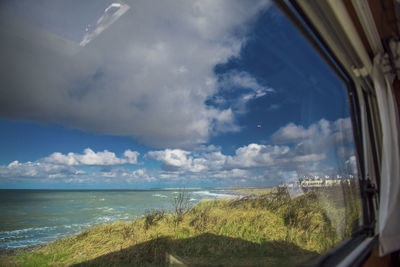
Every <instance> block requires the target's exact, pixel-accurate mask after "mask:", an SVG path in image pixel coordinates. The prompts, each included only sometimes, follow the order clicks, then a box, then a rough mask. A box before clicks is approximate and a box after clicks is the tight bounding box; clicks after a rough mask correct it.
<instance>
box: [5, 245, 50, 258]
mask: <svg viewBox="0 0 400 267" xmlns="http://www.w3.org/2000/svg"><path fill="white" fill-rule="evenodd" d="M48 244H49V243H40V244H35V245H29V246H22V247H17V248H6V249H0V256H16V255H19V254H24V253H28V252H34V251H36V250H39V249H41V248H43V247H45V246H47V245H48Z"/></svg>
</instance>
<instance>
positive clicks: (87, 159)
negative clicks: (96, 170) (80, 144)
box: [43, 148, 139, 166]
mask: <svg viewBox="0 0 400 267" xmlns="http://www.w3.org/2000/svg"><path fill="white" fill-rule="evenodd" d="M138 156H139V153H138V152H136V151H131V150H129V149H128V150H126V151H125V152H124V157H123V158H118V157H117V156H116V155H115V153H114V152H109V151H107V150H104V151H103V152H94V151H93V150H91V149H90V148H86V149H85V150H84V151H83V154H76V153H72V152H70V153H68V154H66V155H64V154H61V153H59V152H55V153H53V154H51V155H50V156H48V157H46V158H44V159H43V161H44V162H47V163H51V164H56V165H68V166H78V165H116V164H137V157H138Z"/></svg>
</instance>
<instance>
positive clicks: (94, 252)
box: [0, 190, 354, 266]
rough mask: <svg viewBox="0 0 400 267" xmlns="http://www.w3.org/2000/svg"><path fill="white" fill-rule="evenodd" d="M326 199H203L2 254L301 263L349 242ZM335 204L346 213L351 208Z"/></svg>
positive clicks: (51, 262) (38, 260)
mask: <svg viewBox="0 0 400 267" xmlns="http://www.w3.org/2000/svg"><path fill="white" fill-rule="evenodd" d="M281 191H282V190H281ZM330 193H331V194H335V193H334V192H330ZM326 194H329V192H328V193H326V192H309V193H307V194H305V195H302V196H300V197H297V198H295V199H291V198H290V197H289V196H288V194H287V193H286V192H283V191H282V192H278V191H274V192H273V193H269V194H264V195H260V196H257V197H247V198H242V199H237V200H214V201H204V202H200V203H198V204H197V205H196V206H194V207H193V208H191V209H188V210H185V211H184V212H181V213H180V214H165V213H164V212H160V211H149V212H147V213H146V215H145V216H144V217H143V218H141V219H138V220H135V221H132V222H115V223H112V224H106V225H101V226H97V227H93V228H91V229H88V230H86V231H83V232H81V233H79V234H77V235H75V236H72V237H68V238H63V239H60V240H57V241H56V242H54V243H51V244H48V245H47V246H45V247H43V248H41V249H39V250H37V251H34V252H30V253H25V254H22V255H17V256H2V257H0V265H2V266H69V265H75V264H77V265H78V266H132V265H134V266H136V265H138V266H151V265H161V266H162V265H168V264H169V263H171V262H173V261H174V259H178V260H179V261H180V262H184V263H185V264H187V265H190V266H209V265H218V266H221V265H222V266H265V265H268V266H271V265H272V266H282V265H285V266H287V265H298V264H300V263H302V262H306V261H308V260H309V259H311V258H313V257H315V256H317V255H319V254H321V253H323V252H325V251H326V250H328V249H329V248H331V247H333V246H334V245H335V244H336V243H337V242H338V241H340V240H341V239H342V238H343V236H340V235H338V234H337V230H336V229H335V227H334V225H333V224H332V223H331V220H330V219H329V216H328V215H327V212H326V210H325V209H324V208H323V207H322V206H321V205H320V204H319V201H318V200H319V199H320V198H321V196H325V195H326ZM328 198H329V197H328ZM332 198H333V200H334V197H332ZM333 200H332V199H331V202H332V201H333ZM337 206H339V209H341V211H340V212H343V210H347V208H346V206H345V205H341V206H340V205H337ZM333 207H335V208H336V206H335V205H332V206H331V207H329V208H330V209H334V208H333ZM337 212H339V211H337ZM349 212H353V213H354V210H351V211H349ZM331 213H332V214H334V212H331ZM353 213H351V214H352V216H353ZM338 214H339V213H338ZM177 217H179V219H177ZM346 231H347V230H346ZM346 231H345V232H346ZM349 231H350V230H349Z"/></svg>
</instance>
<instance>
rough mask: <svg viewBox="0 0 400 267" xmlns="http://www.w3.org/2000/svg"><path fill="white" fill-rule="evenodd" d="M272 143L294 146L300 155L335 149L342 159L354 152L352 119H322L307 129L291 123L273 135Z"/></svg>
mask: <svg viewBox="0 0 400 267" xmlns="http://www.w3.org/2000/svg"><path fill="white" fill-rule="evenodd" d="M271 141H272V142H273V143H275V144H294V145H295V146H296V147H295V149H296V150H297V151H298V153H304V154H310V153H320V152H324V151H328V150H329V149H334V150H335V151H336V153H337V155H338V156H340V157H342V156H344V154H346V155H347V156H348V155H350V154H351V153H352V151H353V132H352V126H351V121H350V118H339V119H337V120H336V121H333V122H330V121H328V120H326V119H321V120H319V121H318V122H316V123H313V124H311V125H310V126H309V127H307V128H305V127H304V126H302V125H296V124H294V123H289V124H287V125H286V126H284V127H282V128H280V129H279V130H278V131H276V132H275V133H274V134H272V136H271Z"/></svg>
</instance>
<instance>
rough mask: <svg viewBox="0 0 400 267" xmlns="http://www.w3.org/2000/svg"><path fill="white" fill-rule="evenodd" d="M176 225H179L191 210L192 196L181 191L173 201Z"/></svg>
mask: <svg viewBox="0 0 400 267" xmlns="http://www.w3.org/2000/svg"><path fill="white" fill-rule="evenodd" d="M173 208H174V213H175V214H174V215H175V223H176V224H178V223H179V222H181V221H182V220H183V216H184V215H185V214H186V213H187V212H188V211H189V210H190V208H191V204H190V194H189V193H187V192H186V191H185V190H181V191H179V192H178V194H177V195H176V196H175V198H174V201H173Z"/></svg>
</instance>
